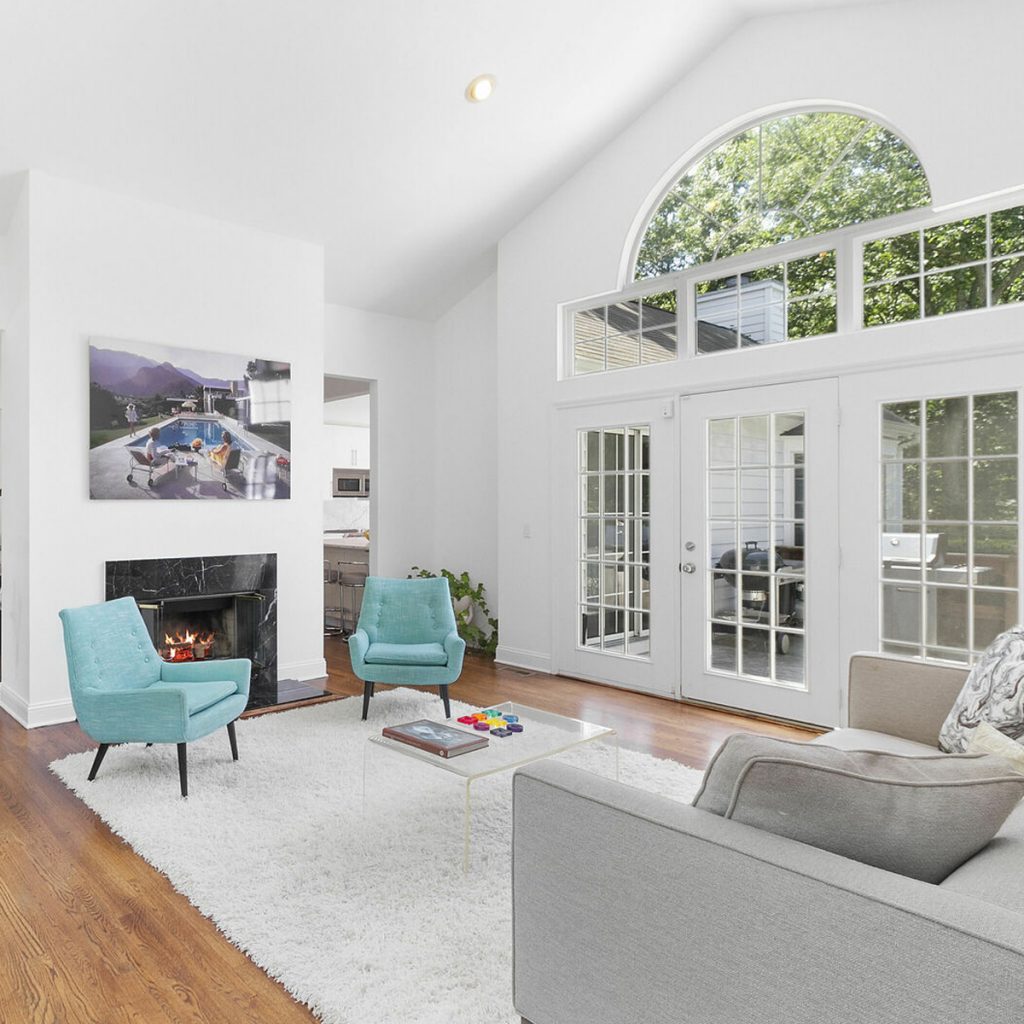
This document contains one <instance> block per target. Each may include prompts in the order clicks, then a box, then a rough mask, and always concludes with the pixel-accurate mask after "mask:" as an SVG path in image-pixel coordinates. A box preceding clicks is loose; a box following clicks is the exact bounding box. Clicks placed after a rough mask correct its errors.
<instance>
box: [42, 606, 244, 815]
mask: <svg viewBox="0 0 1024 1024" xmlns="http://www.w3.org/2000/svg"><path fill="white" fill-rule="evenodd" d="M60 619H61V623H62V624H63V626H64V651H65V654H66V655H67V661H68V681H69V682H70V684H71V702H72V704H73V705H74V708H75V714H76V715H77V716H78V724H79V725H80V726H81V728H82V730H83V732H85V733H86V734H87V735H88V736H89V737H90V738H92V739H94V740H96V742H97V743H99V749H98V750H97V751H96V758H95V760H94V761H93V764H92V770H91V771H90V772H89V781H90V782H92V780H93V779H95V778H96V773H97V772H98V771H99V768H100V764H101V763H102V762H103V757H104V755H105V754H106V752H107V749H108V748H109V747H110V746H111V744H116V743H145V744H147V745H151V744H153V743H176V744H177V745H178V776H179V778H180V781H181V795H182V796H188V761H187V753H186V745H187V744H188V743H189V742H191V741H192V740H197V739H200V738H201V737H203V736H206V735H208V734H209V733H211V732H213V731H214V730H215V729H219V728H221V726H227V730H228V739H229V741H230V743H231V756H232V758H233V759H234V760H235V761H237V760H238V741H237V739H236V738H235V719H236V718H237V717H238V716H239V715H240V714H241V713H242V712H243V711H244V710H245V705H246V704H247V703H248V700H249V673H250V671H251V668H252V665H251V662H250V661H249V659H248V658H229V659H223V660H218V661H183V662H176V663H175V664H170V663H168V662H165V661H162V660H161V658H160V655H159V654H157V651H156V648H155V647H154V646H153V643H152V641H151V640H150V638H149V633H148V631H147V630H146V624H145V623H144V622H143V621H142V614H141V613H140V612H139V607H138V605H137V604H136V603H135V599H134V598H131V597H122V598H118V599H117V600H116V601H107V602H106V603H105V604H96V605H89V606H87V607H85V608H65V609H64V610H63V611H62V612H61V613H60Z"/></svg>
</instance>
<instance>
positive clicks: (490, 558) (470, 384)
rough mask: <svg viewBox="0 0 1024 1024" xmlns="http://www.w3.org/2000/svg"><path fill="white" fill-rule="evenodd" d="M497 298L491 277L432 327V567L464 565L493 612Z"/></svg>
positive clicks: (495, 578)
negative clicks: (434, 485) (434, 472)
mask: <svg viewBox="0 0 1024 1024" xmlns="http://www.w3.org/2000/svg"><path fill="white" fill-rule="evenodd" d="M496 304H497V280H496V279H495V277H494V276H493V275H492V276H491V277H489V278H488V279H487V280H486V281H484V282H483V284H481V285H479V286H478V287H477V288H475V289H474V290H473V291H472V292H470V293H469V295H467V296H466V297H465V298H464V299H463V300H462V301H461V302H459V303H458V304H457V305H455V306H454V307H452V309H450V310H449V311H448V312H447V313H446V314H445V315H444V316H443V317H441V318H440V319H439V320H438V321H437V323H436V324H435V325H434V389H435V392H436V394H437V409H436V425H435V442H434V459H435V464H436V465H437V476H438V486H437V489H436V490H435V492H434V537H435V542H434V560H435V562H436V566H435V568H442V567H443V568H445V569H450V570H451V571H452V572H455V573H459V572H462V571H463V570H466V571H468V572H469V574H470V576H471V577H472V578H473V579H474V580H475V581H477V582H482V583H483V584H484V586H485V587H486V589H487V602H488V605H489V607H490V609H491V613H492V614H494V615H496V614H497V613H498V608H499V598H498V550H497V530H498V504H497V498H498V429H497V428H498V420H497V389H498V378H497V346H496V342H497V306H496ZM480 625H481V626H483V625H485V624H484V623H480Z"/></svg>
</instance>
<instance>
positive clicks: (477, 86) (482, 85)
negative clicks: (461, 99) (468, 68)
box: [466, 75, 497, 103]
mask: <svg viewBox="0 0 1024 1024" xmlns="http://www.w3.org/2000/svg"><path fill="white" fill-rule="evenodd" d="M495 85H497V82H496V81H495V79H494V75H477V76H476V78H474V79H473V81H472V82H470V83H469V85H467V86H466V99H467V100H469V102H470V103H483V101H484V100H486V99H490V96H491V93H492V92H494V87H495Z"/></svg>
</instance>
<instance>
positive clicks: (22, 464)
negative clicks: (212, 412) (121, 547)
mask: <svg viewBox="0 0 1024 1024" xmlns="http://www.w3.org/2000/svg"><path fill="white" fill-rule="evenodd" d="M28 229H29V192H28V182H27V179H26V181H24V182H23V183H22V190H21V194H20V196H19V198H18V201H17V205H16V206H15V210H14V215H13V217H12V218H11V222H10V225H9V226H8V229H7V235H6V238H5V240H4V241H5V245H4V258H5V267H4V271H5V272H4V277H3V283H4V292H3V307H2V314H0V315H2V317H3V319H2V321H0V322H2V324H3V342H2V348H0V361H2V369H0V388H2V391H0V410H2V416H3V422H4V426H5V427H6V429H5V431H4V435H5V437H6V440H7V444H6V445H5V447H4V449H3V456H2V457H3V464H4V482H5V485H6V488H7V491H6V494H5V496H4V498H3V501H4V517H3V538H2V539H3V551H2V556H3V611H2V619H3V621H2V639H3V667H2V672H0V678H2V680H3V682H2V683H0V695H2V694H3V692H4V687H5V686H6V681H7V680H19V679H20V680H24V679H27V678H28V664H29V662H28V655H29V652H28V642H27V637H28V614H29V585H28V565H29V551H28V526H29V503H28V491H27V489H26V488H25V486H24V482H25V480H26V479H27V476H28V465H29V449H28V445H26V444H24V443H20V444H12V443H11V441H12V439H13V438H15V437H22V436H23V433H22V432H21V431H18V432H17V433H16V432H15V431H14V430H13V429H12V425H13V424H24V423H28V421H29V394H28V388H26V387H25V386H24V382H25V381H26V380H27V379H28V372H29V344H28V330H29V293H28V258H29V238H28ZM82 457H83V458H85V457H86V456H85V451H84V449H83V453H82Z"/></svg>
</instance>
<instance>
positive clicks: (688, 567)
mask: <svg viewBox="0 0 1024 1024" xmlns="http://www.w3.org/2000/svg"><path fill="white" fill-rule="evenodd" d="M682 569H683V572H685V573H686V574H687V575H693V573H695V572H696V571H697V566H695V565H694V564H693V562H683V565H682Z"/></svg>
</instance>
